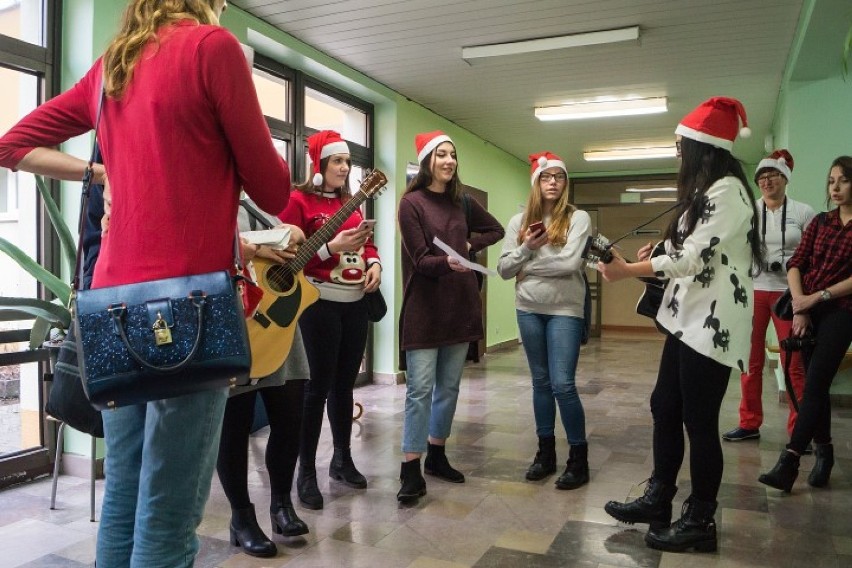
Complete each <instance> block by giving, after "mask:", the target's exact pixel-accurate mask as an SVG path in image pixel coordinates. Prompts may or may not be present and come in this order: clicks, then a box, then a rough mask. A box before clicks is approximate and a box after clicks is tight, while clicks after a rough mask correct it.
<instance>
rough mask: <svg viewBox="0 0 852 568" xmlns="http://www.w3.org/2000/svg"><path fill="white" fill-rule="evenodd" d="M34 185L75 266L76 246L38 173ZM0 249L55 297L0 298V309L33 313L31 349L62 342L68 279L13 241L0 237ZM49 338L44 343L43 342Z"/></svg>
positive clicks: (67, 322) (68, 322) (68, 318)
mask: <svg viewBox="0 0 852 568" xmlns="http://www.w3.org/2000/svg"><path fill="white" fill-rule="evenodd" d="M35 179H36V187H38V191H39V193H40V194H41V197H42V200H43V201H44V204H45V208H46V209H47V213H48V216H49V217H50V221H51V223H52V224H53V228H54V229H55V230H56V232H57V234H58V235H59V241H60V243H61V250H62V253H63V255H64V256H65V258H66V259H67V260H68V261H69V262H70V265H71V266H74V264H75V259H76V256H77V247H76V245H75V244H74V238H73V236H72V234H71V231H70V230H69V229H68V225H67V224H66V223H65V221H64V219H62V215H61V213H60V211H59V207H57V205H56V201H54V199H53V197H52V196H51V195H50V192H49V191H48V189H47V184H46V183H45V181H44V179H43V178H42V177H40V176H36V177H35ZM0 251H2V252H4V253H6V254H7V255H9V257H11V258H12V259H13V260H14V261H15V262H16V263H17V264H18V266H20V267H21V268H22V269H24V270H25V271H27V272H28V273H29V274H30V275H31V276H32V277H33V278H35V279H36V280H38V281H39V282H40V283H41V284H43V285H44V286H45V288H47V289H48V290H50V292H52V293H53V295H54V296H56V299H55V300H54V301H47V300H42V299H39V298H18V297H0V312H3V313H5V314H7V315H11V317H10V318H8V319H13V318H14V314H21V316H22V317H28V316H29V317H32V316H34V317H35V318H36V319H35V323H34V324H33V327H32V329H31V331H30V345H29V346H30V349H38V348H39V347H42V346H45V347H56V348H58V346H59V344H60V343H61V342H62V339H63V338H64V336H65V333H66V331H67V330H68V327H69V326H70V325H71V311H70V309H69V306H70V300H71V286H70V285H69V284H68V283H67V282H63V281H62V279H60V278H59V277H57V276H56V275H54V274H53V273H51V272H50V271H49V270H47V269H45V268H44V267H43V266H41V265H40V264H39V263H38V262H36V261H35V260H34V259H33V258H31V257H30V256H29V255H28V254H27V253H25V252H24V251H23V250H21V249H20V248H19V247H18V246H16V245H15V244H13V243H12V242H10V241H8V240H6V239H4V238H2V237H0ZM52 331H53V332H54V333H51V332H52ZM48 339H49V341H48V343H47V344H46V343H45V342H46V341H47V340H48Z"/></svg>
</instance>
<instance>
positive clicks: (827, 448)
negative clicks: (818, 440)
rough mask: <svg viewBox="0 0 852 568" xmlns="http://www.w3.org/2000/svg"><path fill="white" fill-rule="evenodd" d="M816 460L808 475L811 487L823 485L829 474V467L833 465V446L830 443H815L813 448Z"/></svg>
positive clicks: (826, 483)
mask: <svg viewBox="0 0 852 568" xmlns="http://www.w3.org/2000/svg"><path fill="white" fill-rule="evenodd" d="M814 456H815V457H816V461H815V462H814V468H813V469H812V470H811V474H810V475H809V476H808V485H810V486H811V487H825V486H826V485H828V478H829V477H830V476H831V468H832V467H834V446H833V445H831V444H816V449H815V450H814Z"/></svg>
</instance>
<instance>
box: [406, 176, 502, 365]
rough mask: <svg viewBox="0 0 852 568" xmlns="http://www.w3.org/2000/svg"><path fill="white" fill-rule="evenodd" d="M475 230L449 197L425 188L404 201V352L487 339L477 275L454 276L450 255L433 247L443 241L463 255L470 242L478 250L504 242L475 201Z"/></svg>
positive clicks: (491, 219)
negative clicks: (483, 337)
mask: <svg viewBox="0 0 852 568" xmlns="http://www.w3.org/2000/svg"><path fill="white" fill-rule="evenodd" d="M470 205H471V207H470V224H471V227H470V229H471V231H472V232H474V233H479V234H477V235H475V236H472V237H471V238H470V241H468V239H467V232H468V231H467V222H466V220H465V214H464V210H463V209H462V205H461V204H456V203H453V201H452V199H450V197H449V196H448V195H447V194H445V193H434V192H432V191H429V190H426V189H423V190H419V191H413V192H409V193H406V194H405V195H403V196H402V199H401V200H400V202H399V227H400V233H401V235H402V279H403V303H402V313H401V314H400V347H401V348H402V349H405V350H411V349H429V348H434V347H441V346H444V345H453V344H456V343H466V342H469V341H476V340H478V339H481V338H482V336H483V330H482V305H481V302H480V299H479V288H478V285H477V281H476V276H475V275H474V273H473V272H455V271H453V270H452V269H450V266H449V264H447V255H446V254H445V253H444V252H443V251H442V250H440V249H439V248H438V247H436V246H435V245H434V244H432V239H433V238H434V237H436V236H437V237H438V238H439V239H441V240H442V241H444V242H445V243H447V244H448V245H449V246H450V247H452V248H453V250H455V251H457V252H459V253H460V254H464V253H465V251H466V250H467V243H468V242H470V244H471V250H473V251H479V250H481V249H484V248H485V247H487V246H489V245H493V244H494V243H496V242H497V241H499V240H500V239H502V238H503V234H504V231H503V227H502V226H501V225H500V223H499V222H498V221H497V219H495V218H494V217H492V216H491V214H490V213H488V211H486V210H485V209H483V208H482V206H480V205H479V204H478V203H477V202H476V201H475V200H473V199H471V200H470Z"/></svg>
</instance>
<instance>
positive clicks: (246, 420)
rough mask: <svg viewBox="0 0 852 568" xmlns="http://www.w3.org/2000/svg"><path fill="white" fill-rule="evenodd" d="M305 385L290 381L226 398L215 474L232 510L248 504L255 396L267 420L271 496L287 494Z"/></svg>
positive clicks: (291, 482) (300, 419)
mask: <svg viewBox="0 0 852 568" xmlns="http://www.w3.org/2000/svg"><path fill="white" fill-rule="evenodd" d="M306 382H307V381H304V380H290V381H287V382H285V383H284V385H282V386H277V387H267V388H261V389H259V390H256V391H251V392H247V393H244V394H240V395H236V396H232V397H231V398H229V399H228V403H227V404H226V405H225V418H224V420H223V421H222V438H221V440H220V442H219V458H218V460H217V462H216V471H217V472H218V473H219V480H220V481H221V482H222V488H223V489H224V490H225V496H226V497H227V498H228V501H229V502H230V503H231V507H232V508H234V509H244V508H246V507H248V506H249V505H250V504H251V500H250V499H249V493H248V439H249V432H250V430H251V425H252V422H253V421H254V405H255V400H256V398H257V394H258V393H260V396H261V398H262V399H263V405H264V406H265V407H266V414H267V415H268V417H269V440H268V441H267V442H266V469H267V471H268V472H269V485H270V489H271V494H272V495H273V496H274V495H289V494H290V488H291V486H292V485H293V472H294V471H295V469H296V460H297V459H298V457H299V432H300V430H301V426H302V401H303V399H304V392H305V383H306Z"/></svg>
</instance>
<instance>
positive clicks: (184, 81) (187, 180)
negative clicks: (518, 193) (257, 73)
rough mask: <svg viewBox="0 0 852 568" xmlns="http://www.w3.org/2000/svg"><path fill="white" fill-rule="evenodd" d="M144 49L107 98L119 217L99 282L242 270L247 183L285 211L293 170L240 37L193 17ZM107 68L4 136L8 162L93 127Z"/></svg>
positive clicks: (109, 158)
mask: <svg viewBox="0 0 852 568" xmlns="http://www.w3.org/2000/svg"><path fill="white" fill-rule="evenodd" d="M158 37H159V43H157V42H154V41H151V42H149V43H148V45H146V46H145V48H144V51H143V52H142V56H141V57H140V58H139V62H138V63H137V64H136V68H135V69H134V72H133V79H132V80H131V81H130V84H129V86H128V87H127V91H126V92H125V93H124V95H123V96H122V98H121V99H120V100H114V99H107V100H106V102H105V103H104V107H103V114H102V116H101V123H100V126H99V128H98V143H99V144H100V148H101V151H102V152H103V156H104V163H105V164H106V168H107V172H108V174H109V180H110V185H111V186H112V217H111V219H110V229H109V232H107V233H105V234H104V237H103V244H102V246H101V253H100V256H99V257H98V262H97V265H96V266H95V277H94V282H93V287H95V288H98V287H102V286H112V285H117V284H126V283H129V282H141V281H145V280H154V279H159V278H167V277H171V276H183V275H188V274H202V273H204V272H210V271H213V270H222V269H227V268H230V267H231V266H232V265H233V258H234V253H233V243H234V230H235V227H236V219H237V201H238V199H239V190H240V186H242V187H243V188H245V190H246V193H248V194H249V196H251V198H252V199H253V200H254V201H255V202H256V203H257V204H258V205H259V206H260V207H261V208H262V209H264V210H265V211H281V210H282V209H284V207H285V206H286V205H287V199H288V196H289V194H290V171H289V169H288V167H287V164H286V163H285V162H284V161H283V160H282V159H281V157H280V156H279V155H278V154H277V152H276V151H275V147H274V146H273V145H272V140H271V137H270V134H269V128H268V127H267V126H266V121H265V119H264V118H263V113H262V112H261V109H260V103H258V100H257V95H255V90H254V85H253V83H252V78H251V70H250V69H249V66H248V65H247V64H246V60H245V56H244V55H243V52H242V49H241V48H240V44H239V42H238V41H237V39H236V38H235V37H234V36H233V34H231V33H230V32H229V31H227V30H225V29H224V28H220V27H218V26H206V25H199V24H197V23H196V22H193V21H189V20H185V21H180V22H177V23H175V24H172V25H166V26H163V27H162V28H160V30H159V32H158ZM101 76H102V72H101V61H100V59H99V60H98V61H96V62H95V64H94V65H93V66H92V68H91V69H90V70H89V71H88V72H87V73H86V75H85V76H84V77H83V78H82V79H81V80H80V81H79V82H78V83H77V84H76V85H74V86H73V87H71V88H70V89H69V90H68V91H66V92H64V93H62V94H61V95H59V96H57V97H55V98H53V99H51V100H49V101H47V102H46V103H44V104H43V105H41V106H39V107H38V108H36V109H35V110H34V111H33V112H32V113H30V114H29V115H27V116H26V117H25V118H24V119H22V120H21V121H20V122H19V123H18V124H17V125H15V126H14V127H13V128H12V129H11V130H10V131H9V132H8V133H6V134H5V135H4V136H3V137H2V138H1V139H0V166H3V167H7V168H14V167H16V166H17V165H18V163H19V162H20V161H21V160H22V159H23V158H24V156H26V155H27V154H28V153H30V152H31V151H32V150H33V148H36V147H39V146H55V145H57V144H59V143H61V142H64V141H65V140H68V139H69V138H71V137H74V136H77V135H79V134H83V133H85V132H89V131H90V130H92V128H93V127H94V125H95V118H96V115H97V110H98V100H99V99H100V92H101Z"/></svg>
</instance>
